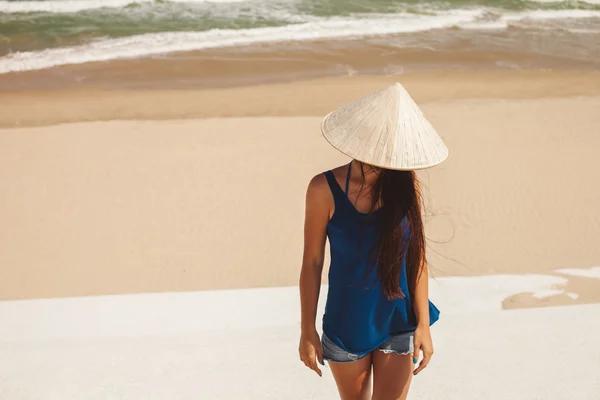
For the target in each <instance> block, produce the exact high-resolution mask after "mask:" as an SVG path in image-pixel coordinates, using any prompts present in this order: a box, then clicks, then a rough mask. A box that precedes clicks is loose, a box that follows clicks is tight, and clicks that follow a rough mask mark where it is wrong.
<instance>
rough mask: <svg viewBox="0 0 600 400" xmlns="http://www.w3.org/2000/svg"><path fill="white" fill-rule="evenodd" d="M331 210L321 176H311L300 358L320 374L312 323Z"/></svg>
mask: <svg viewBox="0 0 600 400" xmlns="http://www.w3.org/2000/svg"><path fill="white" fill-rule="evenodd" d="M332 209H333V198H332V196H331V192H330V190H329V185H328V184H327V180H326V179H325V177H324V176H323V175H322V174H321V175H317V176H315V177H314V178H313V179H312V180H311V181H310V183H309V185H308V189H307V191H306V211H305V218H304V252H303V256H302V270H301V272H300V304H301V309H302V315H301V327H302V333H301V337H300V346H299V352H300V359H301V360H302V361H303V362H304V364H305V365H306V366H307V367H309V368H310V369H312V370H314V371H315V372H316V373H317V374H319V375H321V370H320V369H319V367H318V366H317V360H318V362H319V363H321V364H323V352H322V348H321V340H320V338H319V334H318V333H317V329H316V326H315V320H316V316H317V303H318V300H319V292H320V289H321V275H322V272H323V262H324V258H325V240H326V237H327V223H328V222H329V217H330V215H331V212H332Z"/></svg>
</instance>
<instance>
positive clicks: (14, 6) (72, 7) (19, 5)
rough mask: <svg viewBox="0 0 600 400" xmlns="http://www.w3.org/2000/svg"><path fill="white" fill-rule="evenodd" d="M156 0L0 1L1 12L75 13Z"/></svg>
mask: <svg viewBox="0 0 600 400" xmlns="http://www.w3.org/2000/svg"><path fill="white" fill-rule="evenodd" d="M154 1H155V0H93V1H87V0H76V1H54V0H51V1H0V12H2V13H7V14H14V13H28V12H49V13H74V12H78V11H84V10H93V9H97V8H120V7H125V6H127V5H128V4H131V3H154ZM169 1H170V2H174V3H242V2H245V1H249V0H169Z"/></svg>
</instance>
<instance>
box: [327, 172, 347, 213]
mask: <svg viewBox="0 0 600 400" xmlns="http://www.w3.org/2000/svg"><path fill="white" fill-rule="evenodd" d="M323 174H324V175H325V178H326V179H327V183H328V184H329V189H330V190H331V194H332V195H333V200H334V202H335V205H336V207H337V206H338V204H339V203H340V200H341V197H343V196H344V192H343V191H342V188H341V187H340V184H339V183H338V181H337V179H335V176H334V175H333V172H331V170H329V171H325V172H323Z"/></svg>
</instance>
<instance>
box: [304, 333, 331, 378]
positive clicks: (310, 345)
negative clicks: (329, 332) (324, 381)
mask: <svg viewBox="0 0 600 400" xmlns="http://www.w3.org/2000/svg"><path fill="white" fill-rule="evenodd" d="M299 352H300V360H302V362H303V363H304V365H306V366H307V367H308V368H310V369H312V370H313V371H315V372H316V373H317V374H319V376H323V374H322V373H321V370H320V369H319V367H318V366H317V360H318V361H319V363H320V364H321V365H325V364H323V348H322V346H321V339H320V338H319V334H318V333H317V331H316V330H314V329H313V330H311V331H308V332H304V331H303V332H302V335H301V336H300V348H299Z"/></svg>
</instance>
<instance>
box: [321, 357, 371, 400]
mask: <svg viewBox="0 0 600 400" xmlns="http://www.w3.org/2000/svg"><path fill="white" fill-rule="evenodd" d="M329 368H331V372H332V373H333V377H334V378H335V383H336V384H337V387H338V391H339V392H340V398H341V399H342V400H368V399H369V398H370V396H371V354H369V355H368V356H366V357H365V358H362V359H360V360H358V361H352V362H344V363H336V362H329Z"/></svg>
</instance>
